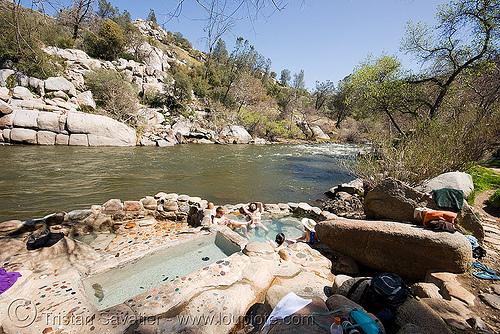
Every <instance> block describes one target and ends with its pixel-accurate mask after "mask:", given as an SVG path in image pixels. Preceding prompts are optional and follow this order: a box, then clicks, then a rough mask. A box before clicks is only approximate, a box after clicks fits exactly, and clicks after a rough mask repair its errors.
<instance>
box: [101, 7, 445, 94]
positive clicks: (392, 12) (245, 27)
mask: <svg viewBox="0 0 500 334" xmlns="http://www.w3.org/2000/svg"><path fill="white" fill-rule="evenodd" d="M110 2H111V4H112V5H113V6H115V7H118V8H119V9H120V10H123V9H126V10H128V11H129V12H130V13H131V16H132V19H135V18H143V19H145V18H146V17H147V16H148V14H149V11H150V9H153V10H154V11H155V14H156V18H157V21H158V23H160V24H162V23H165V30H170V31H172V32H181V33H182V34H183V35H184V37H186V38H187V39H188V40H190V41H191V42H192V43H193V45H194V47H196V48H197V49H199V50H202V51H206V47H205V44H206V43H205V39H204V36H205V34H204V32H203V24H204V22H203V20H202V19H203V15H204V12H203V11H202V10H201V8H200V7H199V5H197V4H196V3H195V0H185V2H186V5H185V6H184V8H183V12H182V15H181V16H179V17H178V18H177V19H174V20H170V21H168V22H165V15H164V14H166V13H168V12H169V11H171V10H172V9H173V7H174V6H175V4H176V3H177V2H178V0H151V1H145V0H143V1H137V0H120V1H118V0H115V1H113V0H111V1H110ZM284 2H288V4H287V6H286V7H285V9H283V10H282V11H279V12H278V11H275V12H274V13H272V15H270V16H269V17H264V16H263V15H261V16H259V17H258V18H257V19H256V20H254V21H252V22H251V23H250V22H249V21H239V22H237V23H236V26H235V28H234V29H233V31H232V34H227V35H226V36H225V37H224V38H223V39H224V40H225V41H226V43H227V47H228V51H231V49H232V47H233V46H234V40H235V39H236V37H238V36H242V37H244V38H245V39H248V40H249V42H250V43H251V44H252V45H254V46H255V48H256V50H257V51H258V52H259V53H260V54H262V55H263V56H265V57H266V58H270V59H271V60H272V70H273V71H275V72H276V73H277V74H278V77H279V74H280V73H281V70H282V69H284V68H287V69H289V70H290V71H291V72H292V73H298V72H299V71H300V70H301V69H303V70H304V72H305V80H306V84H307V88H308V89H309V90H312V89H313V88H314V87H315V82H316V81H317V80H318V81H325V80H331V81H333V82H335V83H337V82H338V81H339V80H341V79H343V78H344V77H345V76H347V75H348V74H350V73H351V72H352V70H353V68H354V67H355V66H356V65H357V64H359V63H360V62H361V61H362V60H364V59H366V57H367V56H368V55H369V54H372V55H373V56H375V57H376V56H380V55H381V54H382V53H383V52H385V53H387V54H388V55H396V56H398V58H399V59H401V60H402V61H403V64H404V67H405V68H408V69H413V70H418V68H419V67H418V65H417V63H416V62H415V61H414V60H412V58H411V57H409V56H405V55H404V54H403V53H401V52H400V51H399V48H400V42H401V40H402V39H403V37H404V34H405V27H406V23H407V22H408V21H409V20H412V21H414V22H418V21H422V22H426V23H428V24H429V25H433V24H434V23H435V14H436V12H437V7H438V6H439V5H440V4H444V3H448V2H449V1H443V0H285V1H284ZM267 14H270V11H268V13H267Z"/></svg>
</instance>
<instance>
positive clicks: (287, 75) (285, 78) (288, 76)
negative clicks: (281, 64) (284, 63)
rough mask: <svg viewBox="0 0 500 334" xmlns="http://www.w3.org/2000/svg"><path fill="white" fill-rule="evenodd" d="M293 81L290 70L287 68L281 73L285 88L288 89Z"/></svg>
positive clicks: (281, 80) (281, 81) (282, 83)
mask: <svg viewBox="0 0 500 334" xmlns="http://www.w3.org/2000/svg"><path fill="white" fill-rule="evenodd" d="M291 79H292V76H291V74H290V70H289V69H287V68H285V69H284V70H282V71H281V76H280V83H281V85H282V86H283V87H287V86H288V83H289V82H290V80H291Z"/></svg>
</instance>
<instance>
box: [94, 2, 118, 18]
mask: <svg viewBox="0 0 500 334" xmlns="http://www.w3.org/2000/svg"><path fill="white" fill-rule="evenodd" d="M96 14H97V16H99V17H100V18H102V19H112V18H114V17H116V16H117V15H118V14H119V10H118V7H114V8H113V6H112V5H111V3H110V2H107V1H106V0H98V2H97V13H96Z"/></svg>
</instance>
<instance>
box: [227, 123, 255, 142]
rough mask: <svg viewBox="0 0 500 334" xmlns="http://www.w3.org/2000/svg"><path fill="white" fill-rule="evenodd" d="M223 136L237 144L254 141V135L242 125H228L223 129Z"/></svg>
mask: <svg viewBox="0 0 500 334" xmlns="http://www.w3.org/2000/svg"><path fill="white" fill-rule="evenodd" d="M220 136H221V137H225V138H226V140H228V141H229V142H233V143H237V144H248V143H249V142H250V141H252V136H250V134H249V133H248V131H247V130H246V129H245V128H244V127H242V126H241V125H228V126H226V127H225V128H224V129H222V131H221V133H220Z"/></svg>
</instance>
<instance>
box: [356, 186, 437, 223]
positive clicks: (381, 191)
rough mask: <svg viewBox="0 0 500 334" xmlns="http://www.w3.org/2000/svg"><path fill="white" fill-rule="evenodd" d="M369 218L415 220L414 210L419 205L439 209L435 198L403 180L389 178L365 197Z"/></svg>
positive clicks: (366, 211)
mask: <svg viewBox="0 0 500 334" xmlns="http://www.w3.org/2000/svg"><path fill="white" fill-rule="evenodd" d="M364 205H365V213H366V217H367V218H368V219H390V220H396V221H409V222H414V221H415V220H414V217H413V212H414V211H415V209H416V208H419V207H428V208H430V209H437V207H436V204H435V202H434V200H432V199H431V198H430V197H429V196H427V195H426V194H424V193H422V192H420V191H417V190H415V189H413V188H411V187H409V186H407V185H406V184H404V183H403V182H401V181H399V180H396V179H393V178H387V179H385V180H383V181H382V182H381V183H379V184H378V185H377V186H376V187H375V188H373V189H372V190H370V191H368V193H367V194H366V197H365V199H364Z"/></svg>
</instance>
